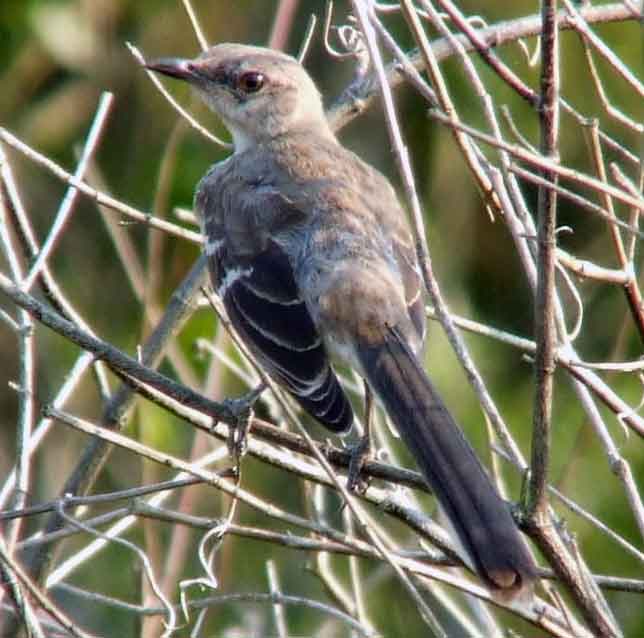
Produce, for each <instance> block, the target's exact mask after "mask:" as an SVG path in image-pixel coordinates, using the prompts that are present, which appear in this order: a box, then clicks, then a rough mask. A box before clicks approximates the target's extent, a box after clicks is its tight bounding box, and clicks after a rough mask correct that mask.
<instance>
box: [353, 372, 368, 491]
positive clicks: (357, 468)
mask: <svg viewBox="0 0 644 638" xmlns="http://www.w3.org/2000/svg"><path fill="white" fill-rule="evenodd" d="M372 415H373V393H372V392H371V388H370V387H369V384H368V383H367V382H366V380H365V381H364V434H363V435H362V437H361V438H360V440H359V441H358V442H357V443H356V444H355V445H354V446H353V448H352V450H351V460H350V461H349V476H348V478H347V488H348V489H349V490H351V491H364V490H366V489H367V482H365V481H363V480H362V479H361V478H360V472H361V471H362V466H363V465H364V462H365V459H367V458H369V456H370V455H371V436H370V435H371V418H372Z"/></svg>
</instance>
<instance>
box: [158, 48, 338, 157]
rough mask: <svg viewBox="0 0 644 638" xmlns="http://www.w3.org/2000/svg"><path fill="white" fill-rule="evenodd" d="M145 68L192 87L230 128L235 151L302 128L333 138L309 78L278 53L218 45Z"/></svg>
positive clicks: (293, 61)
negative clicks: (193, 55) (187, 58)
mask: <svg viewBox="0 0 644 638" xmlns="http://www.w3.org/2000/svg"><path fill="white" fill-rule="evenodd" d="M146 67H147V68H148V69H151V70H153V71H157V72H159V73H163V74H164V75H168V76H170V77H174V78H178V79H181V80H185V81H186V82H188V83H189V84H190V85H191V86H192V87H194V89H195V90H196V91H197V93H198V94H199V96H200V97H201V98H202V99H203V100H204V102H206V104H207V105H208V106H209V107H210V108H211V109H212V110H213V111H214V112H215V113H216V114H217V115H218V116H219V117H220V118H221V119H222V121H223V123H224V125H225V126H226V128H228V130H229V131H230V132H231V134H232V136H233V141H234V144H235V150H236V152H241V151H244V150H246V149H247V148H248V147H249V146H252V145H254V144H257V143H261V142H262V141H264V140H266V139H267V138H274V137H276V136H278V135H283V134H284V133H288V132H290V131H293V130H306V129H307V127H314V128H313V130H315V131H316V132H317V133H319V134H322V135H325V136H326V135H331V136H332V133H331V132H330V129H329V127H328V124H327V121H326V118H325V115H324V108H323V106H322V100H321V98H320V94H319V92H318V90H317V88H316V86H315V84H314V83H313V80H312V79H311V78H310V77H309V75H308V73H307V72H306V71H305V70H304V68H303V67H302V65H301V64H300V63H299V62H298V61H297V60H295V58H292V57H291V56H289V55H286V54H284V53H280V52H279V51H273V50H271V49H264V48H261V47H253V46H246V45H242V44H218V45H216V46H214V47H212V48H210V49H208V50H207V51H204V52H203V53H202V54H201V55H200V56H199V57H197V58H195V59H193V60H186V59H182V58H162V59H159V60H155V61H153V62H149V63H147V64H146Z"/></svg>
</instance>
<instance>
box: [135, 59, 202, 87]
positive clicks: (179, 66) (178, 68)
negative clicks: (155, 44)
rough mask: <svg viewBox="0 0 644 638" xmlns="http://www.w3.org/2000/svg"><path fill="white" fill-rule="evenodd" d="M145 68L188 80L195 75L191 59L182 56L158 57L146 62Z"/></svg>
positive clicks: (192, 78)
mask: <svg viewBox="0 0 644 638" xmlns="http://www.w3.org/2000/svg"><path fill="white" fill-rule="evenodd" d="M145 68H146V69H149V70H150V71H156V72H157V73H163V75H169V76H170V77H171V78H178V79H179V80H186V81H188V82H190V81H191V80H194V79H195V78H196V75H197V73H196V68H195V65H194V63H193V61H192V60H185V59H183V58H159V59H158V60H152V61H151V62H146V63H145Z"/></svg>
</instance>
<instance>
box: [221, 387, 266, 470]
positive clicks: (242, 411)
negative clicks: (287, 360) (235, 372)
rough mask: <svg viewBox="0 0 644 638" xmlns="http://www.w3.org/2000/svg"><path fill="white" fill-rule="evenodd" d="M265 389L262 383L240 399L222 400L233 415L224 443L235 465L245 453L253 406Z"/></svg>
mask: <svg viewBox="0 0 644 638" xmlns="http://www.w3.org/2000/svg"><path fill="white" fill-rule="evenodd" d="M265 389H266V384H265V383H263V382H262V383H260V384H259V385H258V386H257V387H256V388H253V389H252V390H250V391H249V392H247V393H246V394H243V395H242V396H241V397H238V398H236V399H225V400H224V405H225V406H226V407H228V408H229V409H230V411H231V412H232V413H233V414H234V415H235V423H234V424H231V425H230V426H229V428H228V440H227V442H226V445H227V446H228V451H229V453H230V455H231V456H232V458H233V460H234V462H235V464H237V463H239V459H241V457H242V456H243V455H244V452H246V443H247V441H246V437H247V434H248V428H249V426H250V423H251V421H252V420H253V406H254V405H255V401H257V399H259V397H260V395H261V394H262V392H264V390H265Z"/></svg>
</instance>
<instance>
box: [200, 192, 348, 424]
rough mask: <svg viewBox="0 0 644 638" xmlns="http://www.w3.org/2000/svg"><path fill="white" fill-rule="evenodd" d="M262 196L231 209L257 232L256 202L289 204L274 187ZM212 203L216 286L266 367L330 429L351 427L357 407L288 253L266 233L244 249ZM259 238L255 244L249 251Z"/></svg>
mask: <svg viewBox="0 0 644 638" xmlns="http://www.w3.org/2000/svg"><path fill="white" fill-rule="evenodd" d="M258 195H259V196H258V197H256V198H254V199H253V201H252V202H251V201H249V198H241V197H240V198H234V201H231V200H230V199H228V202H227V204H228V205H231V204H232V205H234V206H236V207H238V208H237V209H236V210H234V211H233V212H232V213H229V214H232V215H234V216H235V219H236V221H235V224H240V223H242V222H241V221H240V220H243V219H247V220H250V221H249V227H248V229H247V232H248V233H249V235H250V234H252V233H253V224H254V223H253V221H252V220H253V219H256V218H257V211H254V210H249V207H264V210H263V213H266V208H265V207H266V206H279V205H280V202H281V200H280V198H279V197H275V194H274V193H273V194H272V195H271V194H269V195H270V196H267V197H261V191H260V192H258ZM199 199H200V198H198V203H199ZM201 199H202V200H203V199H204V198H201ZM207 199H208V198H207ZM209 204H210V205H213V204H216V202H215V201H212V200H211V201H210V202H207V203H206V208H205V209H204V210H202V211H201V212H202V214H203V216H204V229H205V232H206V246H205V250H206V253H207V255H208V257H209V264H210V271H211V277H212V280H213V285H214V287H215V288H216V290H217V293H218V294H219V296H220V297H221V298H222V300H223V302H224V305H225V307H226V310H227V312H228V316H229V319H230V321H231V322H232V324H233V326H234V327H235V329H236V331H237V332H238V334H239V335H240V337H241V338H242V339H243V341H244V342H245V343H246V345H247V346H248V347H249V348H250V349H251V351H252V352H253V354H254V355H255V356H256V357H257V359H258V361H259V363H260V364H261V365H262V366H263V367H264V368H265V370H266V371H267V372H268V373H269V374H270V375H271V376H272V377H273V378H274V379H275V380H276V381H278V382H279V383H280V384H281V385H283V386H284V387H285V388H286V389H287V390H288V391H289V392H290V393H291V394H292V395H293V396H294V397H295V399H296V400H297V401H298V402H299V403H300V405H301V406H302V407H303V408H304V409H305V410H306V411H307V412H308V413H309V414H311V415H312V416H313V417H314V418H315V419H317V420H318V421H319V422H320V423H321V424H322V425H324V426H326V427H327V428H329V429H330V430H333V431H335V432H342V431H345V430H347V429H348V428H349V427H350V426H351V424H352V422H353V411H352V409H351V405H350V403H349V400H348V399H347V397H346V395H345V393H344V391H343V389H342V387H341V386H340V383H339V381H338V379H337V377H336V375H335V373H334V372H333V369H332V368H331V366H330V363H329V358H328V355H327V352H326V349H325V346H324V343H323V341H322V338H321V337H320V334H319V332H318V330H317V328H316V326H315V324H314V322H313V320H312V318H311V315H310V314H309V311H308V309H307V307H306V305H305V303H304V301H303V300H302V298H301V296H300V294H299V291H298V287H297V284H296V282H295V277H294V274H293V269H292V266H291V263H290V260H289V258H288V256H287V255H286V253H285V252H284V251H283V250H282V248H281V247H280V245H279V244H278V243H277V242H276V241H274V240H273V239H271V238H270V236H267V235H266V233H264V236H263V237H261V238H257V237H255V238H254V240H253V241H245V244H244V248H243V250H239V249H237V248H236V242H235V241H234V240H233V239H231V237H230V233H231V230H230V228H227V227H226V224H222V223H218V221H217V216H216V215H212V214H211V212H212V211H209V210H208V205H209ZM289 215H293V212H292V211H290V212H289V211H286V212H285V217H288V216H289ZM245 239H248V237H246V238H245ZM253 242H254V244H255V248H254V249H249V246H252V244H253Z"/></svg>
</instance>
